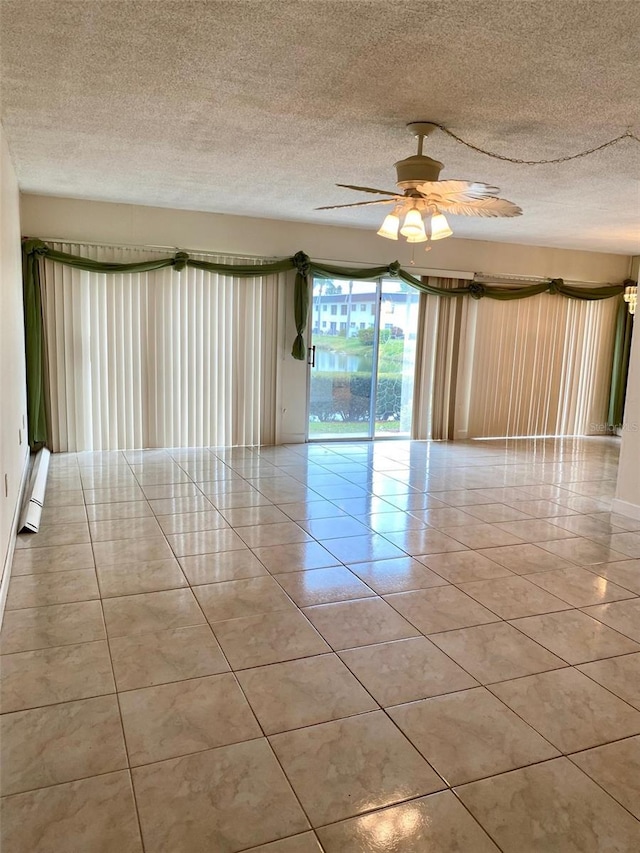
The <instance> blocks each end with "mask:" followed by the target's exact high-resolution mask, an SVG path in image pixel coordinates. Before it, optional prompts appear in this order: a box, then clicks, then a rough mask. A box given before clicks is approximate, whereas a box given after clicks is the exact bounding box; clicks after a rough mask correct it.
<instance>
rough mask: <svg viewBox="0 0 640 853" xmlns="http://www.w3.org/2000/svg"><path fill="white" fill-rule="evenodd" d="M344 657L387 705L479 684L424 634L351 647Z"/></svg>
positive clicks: (371, 690)
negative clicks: (388, 641) (422, 635)
mask: <svg viewBox="0 0 640 853" xmlns="http://www.w3.org/2000/svg"><path fill="white" fill-rule="evenodd" d="M340 657H341V658H342V660H343V661H344V662H345V663H346V664H347V666H348V667H349V669H350V670H351V671H352V672H353V673H354V674H355V676H356V677H357V678H358V680H359V681H361V682H362V684H364V686H365V687H366V688H367V690H368V691H369V692H370V693H371V695H372V696H373V697H374V699H376V700H377V701H378V702H379V703H380V704H381V705H382V706H383V707H387V706H389V705H399V704H400V703H401V702H412V701H414V700H416V699H425V698H427V697H429V696H437V695H439V694H441V693H449V692H452V691H454V690H464V689H465V688H467V687H475V686H476V685H477V682H476V680H475V679H474V678H472V677H471V676H470V675H469V674H468V673H466V672H465V671H464V670H463V669H461V668H460V667H459V666H458V665H457V664H456V663H454V662H453V661H452V660H451V659H450V658H449V657H447V655H445V654H443V653H442V652H441V651H440V649H438V648H437V647H436V646H434V645H433V643H431V642H430V641H429V640H427V639H425V638H424V637H414V638H411V639H408V640H396V641H394V642H390V643H381V644H379V645H374V646H364V647H361V648H357V649H348V650H346V651H342V652H340Z"/></svg>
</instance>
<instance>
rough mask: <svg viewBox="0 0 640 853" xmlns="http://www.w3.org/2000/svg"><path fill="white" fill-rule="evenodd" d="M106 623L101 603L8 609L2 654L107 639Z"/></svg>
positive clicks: (3, 627)
mask: <svg viewBox="0 0 640 853" xmlns="http://www.w3.org/2000/svg"><path fill="white" fill-rule="evenodd" d="M105 636H106V635H105V630H104V620H103V618H102V608H101V607H100V602H99V601H79V602H74V603H72V604H52V605H49V606H48V607H29V608H26V609H24V610H7V612H6V613H5V614H4V619H3V622H2V633H1V634H0V647H1V650H2V654H3V655H6V654H11V653H13V652H25V651H29V650H30V649H44V648H48V647H49V646H66V645H71V644H75V643H89V642H91V641H92V640H103V639H104V638H105Z"/></svg>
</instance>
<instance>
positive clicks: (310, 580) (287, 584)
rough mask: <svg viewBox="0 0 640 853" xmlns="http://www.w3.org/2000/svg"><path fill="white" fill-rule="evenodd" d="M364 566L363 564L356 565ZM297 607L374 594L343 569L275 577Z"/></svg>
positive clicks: (337, 568)
mask: <svg viewBox="0 0 640 853" xmlns="http://www.w3.org/2000/svg"><path fill="white" fill-rule="evenodd" d="M356 565H361V564H356ZM273 577H274V578H275V580H277V581H278V583H279V584H280V585H281V586H282V587H283V588H284V590H285V591H286V592H287V593H288V594H289V595H290V596H291V598H292V599H293V600H294V601H295V603H296V604H297V605H298V607H307V606H309V605H312V604H327V603H330V602H335V601H347V600H348V599H352V598H366V597H367V596H373V595H375V593H374V592H373V591H372V590H371V589H369V587H368V586H365V584H363V583H362V581H360V580H358V578H357V577H356V576H355V574H354V573H353V572H350V571H349V569H346V568H344V567H343V566H336V567H335V568H330V569H309V570H308V571H306V572H287V573H285V574H282V575H274V576H273Z"/></svg>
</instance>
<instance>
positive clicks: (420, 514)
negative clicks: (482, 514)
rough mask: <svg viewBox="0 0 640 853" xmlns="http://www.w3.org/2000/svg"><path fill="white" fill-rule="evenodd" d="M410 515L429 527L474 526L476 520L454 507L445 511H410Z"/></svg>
mask: <svg viewBox="0 0 640 853" xmlns="http://www.w3.org/2000/svg"><path fill="white" fill-rule="evenodd" d="M410 513H411V515H413V516H414V517H415V518H419V519H420V521H423V522H424V523H425V524H428V525H429V526H430V527H437V528H441V527H458V526H459V525H460V524H476V521H477V520H476V519H474V517H473V516H472V515H469V513H468V512H466V511H463V510H461V509H455V507H446V508H445V509H412V510H410Z"/></svg>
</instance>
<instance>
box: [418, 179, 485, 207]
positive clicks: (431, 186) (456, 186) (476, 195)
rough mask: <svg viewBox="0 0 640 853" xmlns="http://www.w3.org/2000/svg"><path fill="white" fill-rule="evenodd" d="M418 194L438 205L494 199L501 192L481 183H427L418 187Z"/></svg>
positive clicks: (456, 181)
mask: <svg viewBox="0 0 640 853" xmlns="http://www.w3.org/2000/svg"><path fill="white" fill-rule="evenodd" d="M418 192H421V193H422V194H423V195H424V196H426V197H427V198H429V199H430V200H431V201H433V202H434V203H436V204H439V203H440V202H441V201H460V202H464V201H473V200H475V199H484V198H493V197H495V196H497V194H498V193H499V192H500V190H499V189H498V187H492V186H490V185H489V184H483V183H481V182H479V181H458V180H455V181H454V180H452V181H427V182H426V183H424V184H419V185H418Z"/></svg>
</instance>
